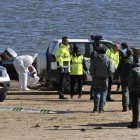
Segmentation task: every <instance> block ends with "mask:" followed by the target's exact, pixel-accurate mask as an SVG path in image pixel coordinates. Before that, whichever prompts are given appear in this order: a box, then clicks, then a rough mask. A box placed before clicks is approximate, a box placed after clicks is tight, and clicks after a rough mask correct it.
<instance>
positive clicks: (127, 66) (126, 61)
mask: <svg viewBox="0 0 140 140" xmlns="http://www.w3.org/2000/svg"><path fill="white" fill-rule="evenodd" d="M132 54H133V53H132V50H131V49H127V51H126V52H125V54H123V53H122V57H121V59H120V63H119V66H118V73H119V77H120V81H121V87H122V107H123V110H122V112H126V111H128V109H129V105H130V103H129V102H130V101H129V90H128V75H129V72H130V70H131V66H132V63H133V56H132Z"/></svg>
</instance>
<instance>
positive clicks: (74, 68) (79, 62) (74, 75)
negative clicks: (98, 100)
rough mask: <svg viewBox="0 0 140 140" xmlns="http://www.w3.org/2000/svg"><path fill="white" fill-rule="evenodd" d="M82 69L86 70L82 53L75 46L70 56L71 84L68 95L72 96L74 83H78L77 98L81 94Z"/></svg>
mask: <svg viewBox="0 0 140 140" xmlns="http://www.w3.org/2000/svg"><path fill="white" fill-rule="evenodd" d="M83 69H84V70H85V71H87V72H88V70H87V68H86V66H85V61H84V58H83V55H81V53H80V49H79V48H78V47H75V48H74V50H73V55H72V56H71V71H70V77H71V86H70V96H71V98H73V96H74V87H75V83H76V82H77V83H78V95H79V96H78V98H81V96H82V86H83Z"/></svg>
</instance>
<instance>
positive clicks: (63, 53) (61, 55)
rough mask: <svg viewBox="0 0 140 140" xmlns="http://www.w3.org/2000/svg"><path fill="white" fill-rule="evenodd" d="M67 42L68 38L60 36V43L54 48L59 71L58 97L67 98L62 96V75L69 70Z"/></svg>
mask: <svg viewBox="0 0 140 140" xmlns="http://www.w3.org/2000/svg"><path fill="white" fill-rule="evenodd" d="M68 44H69V42H68V38H67V37H62V43H61V44H60V45H59V47H58V48H57V49H56V60H57V67H58V72H59V84H58V86H59V91H58V92H59V99H67V98H66V97H64V77H65V75H66V74H67V73H69V72H70V53H69V45H68Z"/></svg>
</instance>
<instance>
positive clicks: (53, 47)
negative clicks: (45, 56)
mask: <svg viewBox="0 0 140 140" xmlns="http://www.w3.org/2000/svg"><path fill="white" fill-rule="evenodd" d="M57 43H58V42H57V41H53V42H52V43H51V44H50V46H49V53H51V54H53V53H54V49H55V47H56V44H57Z"/></svg>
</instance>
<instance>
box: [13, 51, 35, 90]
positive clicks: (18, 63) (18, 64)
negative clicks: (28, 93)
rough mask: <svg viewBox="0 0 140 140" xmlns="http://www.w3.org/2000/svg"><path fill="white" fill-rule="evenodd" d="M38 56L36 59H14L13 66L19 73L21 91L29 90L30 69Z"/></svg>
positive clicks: (20, 57) (27, 57)
mask: <svg viewBox="0 0 140 140" xmlns="http://www.w3.org/2000/svg"><path fill="white" fill-rule="evenodd" d="M35 57H36V54H35V56H34V57H32V56H30V55H22V56H17V57H16V58H15V59H14V62H13V65H14V67H15V69H16V71H17V73H18V78H19V90H29V89H28V88H27V80H28V67H29V66H31V65H32V63H33V61H34V59H35Z"/></svg>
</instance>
